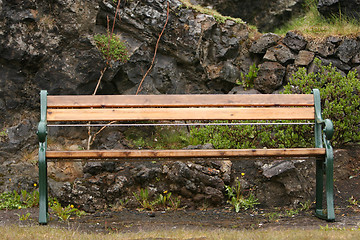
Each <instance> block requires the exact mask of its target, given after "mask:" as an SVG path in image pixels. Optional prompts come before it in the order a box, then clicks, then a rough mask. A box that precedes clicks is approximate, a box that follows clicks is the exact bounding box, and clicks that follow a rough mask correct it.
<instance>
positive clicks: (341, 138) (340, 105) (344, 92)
mask: <svg viewBox="0 0 360 240" xmlns="http://www.w3.org/2000/svg"><path fill="white" fill-rule="evenodd" d="M314 63H315V65H316V66H317V67H318V69H319V70H318V71H317V72H311V73H309V74H308V73H307V70H306V69H305V68H299V70H298V71H297V72H296V73H295V74H294V75H293V77H292V78H291V79H290V81H289V83H288V84H287V85H286V86H285V90H284V92H283V93H285V94H287V93H298V94H304V93H307V94H309V93H311V91H312V89H314V88H318V89H319V90H320V95H321V105H322V110H323V118H324V119H325V118H329V119H331V120H332V121H333V123H334V137H333V140H332V143H333V144H334V145H337V146H339V145H343V144H346V143H349V142H359V141H360V81H359V80H358V78H357V73H356V71H350V72H349V73H348V74H347V75H345V76H344V75H342V74H341V73H340V72H339V71H337V69H336V68H335V67H333V66H332V64H329V65H328V66H324V65H322V63H321V60H319V59H318V58H316V59H315V60H314Z"/></svg>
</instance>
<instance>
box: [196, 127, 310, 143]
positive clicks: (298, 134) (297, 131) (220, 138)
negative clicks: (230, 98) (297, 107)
mask: <svg viewBox="0 0 360 240" xmlns="http://www.w3.org/2000/svg"><path fill="white" fill-rule="evenodd" d="M286 122H289V121H286ZM292 122H295V121H292ZM242 123H245V124H250V125H231V126H226V125H224V126H218V125H213V126H211V125H210V126H206V127H199V128H193V129H192V130H191V137H192V138H194V139H195V140H192V141H198V142H199V143H201V144H205V143H211V144H212V145H214V147H215V148H219V149H229V148H235V149H247V148H263V147H268V148H285V147H286V148H291V147H309V146H313V145H314V137H313V135H314V134H313V131H312V127H311V126H310V125H281V123H285V121H276V122H274V123H278V124H279V125H254V124H253V125H251V122H250V121H243V122H242ZM262 123H265V124H266V122H265V121H262Z"/></svg>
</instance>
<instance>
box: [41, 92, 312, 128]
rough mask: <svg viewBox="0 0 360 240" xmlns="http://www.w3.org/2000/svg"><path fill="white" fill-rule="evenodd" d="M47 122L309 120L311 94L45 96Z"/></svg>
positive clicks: (310, 114)
mask: <svg viewBox="0 0 360 240" xmlns="http://www.w3.org/2000/svg"><path fill="white" fill-rule="evenodd" d="M46 107H47V110H46V115H47V117H46V118H47V121H49V122H56V121H59V122H62V121H132V120H311V119H314V118H315V107H314V96H313V95H312V94H291V95H286V94H271V95H264V94H250V95H216V94H199V95H94V96H92V95H87V96H68V95H67V96H64V95H63V96H47V105H46Z"/></svg>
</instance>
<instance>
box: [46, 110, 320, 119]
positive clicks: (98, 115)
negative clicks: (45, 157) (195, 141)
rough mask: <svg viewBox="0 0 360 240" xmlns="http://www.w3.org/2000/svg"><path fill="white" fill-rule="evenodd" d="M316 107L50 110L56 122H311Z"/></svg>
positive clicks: (49, 117)
mask: <svg viewBox="0 0 360 240" xmlns="http://www.w3.org/2000/svg"><path fill="white" fill-rule="evenodd" d="M310 119H314V108H307V107H304V108H303V107H296V108H295V107H292V108H280V107H278V108H94V109H88V108H87V109H48V112H47V120H48V121H49V122H54V121H137V120H310Z"/></svg>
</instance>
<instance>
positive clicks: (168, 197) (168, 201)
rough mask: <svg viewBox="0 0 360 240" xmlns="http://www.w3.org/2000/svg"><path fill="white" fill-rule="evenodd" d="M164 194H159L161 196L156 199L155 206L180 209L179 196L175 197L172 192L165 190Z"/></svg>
mask: <svg viewBox="0 0 360 240" xmlns="http://www.w3.org/2000/svg"><path fill="white" fill-rule="evenodd" d="M163 194H164V195H163ZM163 194H159V196H158V197H157V198H156V199H155V201H154V202H153V203H154V205H155V206H157V207H160V208H162V209H171V210H177V209H179V207H180V203H181V201H180V199H179V198H178V197H173V196H172V193H171V192H168V191H164V193H163Z"/></svg>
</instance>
